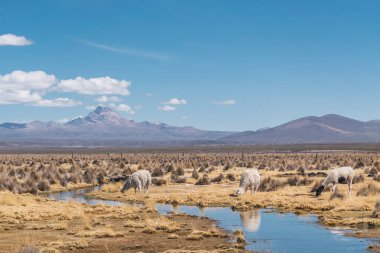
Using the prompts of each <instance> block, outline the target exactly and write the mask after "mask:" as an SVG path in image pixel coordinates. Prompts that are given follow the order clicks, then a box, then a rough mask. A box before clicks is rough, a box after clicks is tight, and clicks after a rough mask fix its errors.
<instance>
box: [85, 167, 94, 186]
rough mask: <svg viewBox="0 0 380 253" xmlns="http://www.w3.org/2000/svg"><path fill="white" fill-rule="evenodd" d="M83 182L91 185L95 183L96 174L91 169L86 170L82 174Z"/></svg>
mask: <svg viewBox="0 0 380 253" xmlns="http://www.w3.org/2000/svg"><path fill="white" fill-rule="evenodd" d="M83 180H84V182H85V183H87V184H92V183H94V182H95V181H96V173H95V170H94V169H92V168H86V169H85V171H84V174H83Z"/></svg>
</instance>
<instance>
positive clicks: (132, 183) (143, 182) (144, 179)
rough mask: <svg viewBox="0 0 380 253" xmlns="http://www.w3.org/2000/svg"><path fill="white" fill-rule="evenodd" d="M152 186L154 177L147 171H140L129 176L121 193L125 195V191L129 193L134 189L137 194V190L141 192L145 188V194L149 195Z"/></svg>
mask: <svg viewBox="0 0 380 253" xmlns="http://www.w3.org/2000/svg"><path fill="white" fill-rule="evenodd" d="M151 184H152V177H151V175H150V172H149V171H147V170H139V171H136V172H134V173H132V175H130V176H127V178H126V180H125V184H124V186H123V187H122V188H121V190H120V191H121V192H122V193H124V191H128V190H129V189H131V188H132V187H133V188H134V189H135V193H136V192H137V190H138V191H139V192H141V188H144V193H148V189H149V186H150V185H151Z"/></svg>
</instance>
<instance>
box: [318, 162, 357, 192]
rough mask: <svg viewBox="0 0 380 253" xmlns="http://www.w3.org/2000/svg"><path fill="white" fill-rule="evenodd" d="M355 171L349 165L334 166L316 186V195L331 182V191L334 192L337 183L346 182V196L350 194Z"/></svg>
mask: <svg viewBox="0 0 380 253" xmlns="http://www.w3.org/2000/svg"><path fill="white" fill-rule="evenodd" d="M354 175H355V172H354V170H353V169H352V168H351V167H340V168H335V169H333V170H332V171H330V173H329V174H328V175H327V176H326V178H325V180H323V182H322V185H321V186H320V187H319V188H318V190H317V192H316V196H317V197H318V196H319V195H321V193H322V192H323V190H324V189H325V188H326V187H327V186H328V185H329V184H333V188H332V193H333V194H334V193H335V189H336V185H337V184H344V183H347V184H348V196H351V189H352V180H353V179H354Z"/></svg>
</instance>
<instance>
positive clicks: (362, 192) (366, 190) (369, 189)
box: [356, 183, 380, 196]
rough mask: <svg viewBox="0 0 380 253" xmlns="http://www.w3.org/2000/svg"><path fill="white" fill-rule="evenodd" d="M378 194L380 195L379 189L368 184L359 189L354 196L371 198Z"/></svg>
mask: <svg viewBox="0 0 380 253" xmlns="http://www.w3.org/2000/svg"><path fill="white" fill-rule="evenodd" d="M379 193H380V188H379V187H377V186H376V185H375V184H373V183H369V184H367V185H366V186H362V187H360V188H359V190H358V192H357V193H356V195H357V196H371V195H376V194H379Z"/></svg>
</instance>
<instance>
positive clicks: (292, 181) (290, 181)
mask: <svg viewBox="0 0 380 253" xmlns="http://www.w3.org/2000/svg"><path fill="white" fill-rule="evenodd" d="M312 182H313V181H312V180H310V179H308V178H307V177H303V178H302V179H301V178H300V177H298V176H293V177H290V178H288V180H286V184H288V185H290V186H300V185H309V184H311V183H312Z"/></svg>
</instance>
